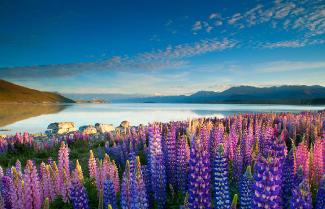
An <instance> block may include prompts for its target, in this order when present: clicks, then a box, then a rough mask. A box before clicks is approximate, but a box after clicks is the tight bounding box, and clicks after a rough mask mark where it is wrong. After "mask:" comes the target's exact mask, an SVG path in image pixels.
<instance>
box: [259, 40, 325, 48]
mask: <svg viewBox="0 0 325 209" xmlns="http://www.w3.org/2000/svg"><path fill="white" fill-rule="evenodd" d="M323 43H325V40H322V39H314V40H310V39H303V40H293V41H279V42H266V43H261V44H260V47H263V48H269V49H274V48H300V47H304V46H309V45H316V44H323Z"/></svg>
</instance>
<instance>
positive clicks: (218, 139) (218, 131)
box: [209, 123, 224, 163]
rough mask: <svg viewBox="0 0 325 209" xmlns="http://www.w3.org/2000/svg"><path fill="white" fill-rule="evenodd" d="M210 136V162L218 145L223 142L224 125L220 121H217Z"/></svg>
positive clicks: (215, 153) (212, 160)
mask: <svg viewBox="0 0 325 209" xmlns="http://www.w3.org/2000/svg"><path fill="white" fill-rule="evenodd" d="M211 135H212V137H210V145H209V146H210V156H211V163H213V162H214V158H215V156H216V155H217V152H218V145H219V144H222V143H223V135H224V126H223V124H222V123H219V124H218V125H217V126H216V127H215V128H214V129H213V130H212V134H211Z"/></svg>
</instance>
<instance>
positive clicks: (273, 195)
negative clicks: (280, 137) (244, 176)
mask: <svg viewBox="0 0 325 209" xmlns="http://www.w3.org/2000/svg"><path fill="white" fill-rule="evenodd" d="M254 169H255V172H254V180H255V183H254V186H253V189H254V198H253V207H254V208H280V203H281V197H280V193H281V176H280V175H279V160H278V159H277V158H275V157H273V156H271V155H270V156H269V157H268V158H267V159H266V158H264V157H263V156H260V157H259V158H258V161H257V163H256V165H255V167H254Z"/></svg>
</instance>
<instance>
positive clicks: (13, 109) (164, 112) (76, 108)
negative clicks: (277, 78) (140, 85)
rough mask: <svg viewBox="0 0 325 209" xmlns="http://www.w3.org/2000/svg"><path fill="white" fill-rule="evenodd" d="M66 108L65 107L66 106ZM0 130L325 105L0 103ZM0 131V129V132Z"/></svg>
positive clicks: (164, 119)
mask: <svg viewBox="0 0 325 209" xmlns="http://www.w3.org/2000/svg"><path fill="white" fill-rule="evenodd" d="M67 107H68V108H67ZM0 109H1V112H0V122H1V123H0V129H1V128H2V129H10V130H11V131H8V132H2V133H5V134H9V133H15V132H22V131H29V132H31V133H36V132H44V131H45V129H46V127H47V125H48V124H49V123H52V122H61V121H71V122H75V123H76V125H77V126H78V127H79V126H82V125H89V124H95V123H109V124H113V125H114V126H118V125H119V124H120V122H121V121H123V120H128V121H130V123H131V124H132V125H138V124H141V123H142V124H147V123H149V122H153V121H161V122H167V121H171V120H174V121H176V120H186V119H189V118H198V117H225V116H229V115H234V114H237V113H248V112H301V111H305V110H321V109H325V106H292V105H237V104H236V105H232V104H74V105H70V106H64V105H14V106H13V105H10V106H7V107H6V108H4V107H3V106H2V105H1V106H0ZM0 133H1V132H0Z"/></svg>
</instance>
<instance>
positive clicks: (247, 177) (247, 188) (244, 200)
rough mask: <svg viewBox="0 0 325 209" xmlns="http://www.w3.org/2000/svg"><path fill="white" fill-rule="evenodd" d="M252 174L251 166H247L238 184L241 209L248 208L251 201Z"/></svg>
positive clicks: (250, 205)
mask: <svg viewBox="0 0 325 209" xmlns="http://www.w3.org/2000/svg"><path fill="white" fill-rule="evenodd" d="M253 183H254V182H253V176H252V171H251V167H250V166H248V167H247V169H246V172H245V173H244V175H243V176H242V179H241V181H240V185H239V191H240V196H239V204H240V208H241V209H250V208H251V207H252V203H253Z"/></svg>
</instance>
